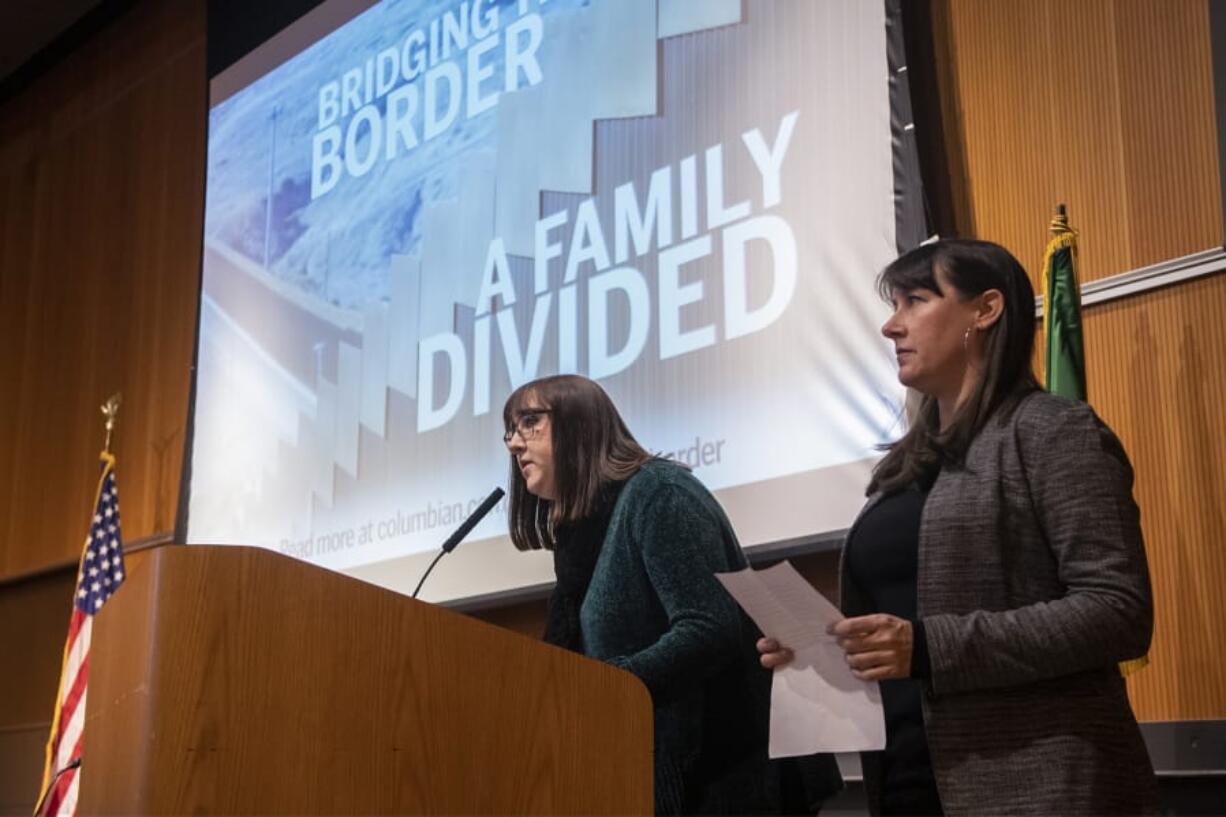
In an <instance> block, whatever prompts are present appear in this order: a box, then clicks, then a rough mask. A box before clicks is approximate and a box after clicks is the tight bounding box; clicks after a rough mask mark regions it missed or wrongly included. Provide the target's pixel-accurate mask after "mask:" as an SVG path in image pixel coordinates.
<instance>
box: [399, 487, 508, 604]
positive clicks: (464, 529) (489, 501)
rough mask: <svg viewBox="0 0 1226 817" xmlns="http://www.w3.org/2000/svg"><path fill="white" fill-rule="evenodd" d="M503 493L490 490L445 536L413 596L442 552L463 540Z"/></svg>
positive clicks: (498, 489) (415, 595)
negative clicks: (451, 532)
mask: <svg viewBox="0 0 1226 817" xmlns="http://www.w3.org/2000/svg"><path fill="white" fill-rule="evenodd" d="M504 493H506V492H505V491H503V490H502V489H501V488H495V489H494V490H493V491H490V495H489V496H487V497H486V498H485V499H484V500H483V501H482V502H481V504H480V505H478V506H477V509H476V510H475V511H473V512H472V513H470V514H469V515H468V518H467V519H465V520H464V521H463V522H461V523H460V527H458V528H456V529H455V533H453V534H451V535H450V536H448V537H447V540H446V541H445V542H443V546H442V548H441V549H440V550H439V552H438V555H437V556H435V557H434V561H433V562H431V563H430V566H429V567H427V568H426V572H425V574H423V575H422V577H421V581H419V582H418V583H417V589H416V590H414V591H413V598H417V594H418V593H420V592H421V586H422V585H423V584H425V583H426V577H428V576H429V575H430V571H431V570H434V566H435V565H436V564H438V560H439V559H441V558H443V555H444V554H446V553H450V552H451V551H453V550H455V549H456V545H458V544H460V542H462V541H464V537H465V536H467V535H468V534H469V533H470V532H471V531H472V529H473V528H475V527H477V523H478V522H480V521H481V520H482V519H484V518H485V515H486V514H487V513H489V512H490V511H491V510H493V508H494V506H495V505H497V504H498V500H500V499H502V495H503V494H504Z"/></svg>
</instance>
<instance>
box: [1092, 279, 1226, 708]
mask: <svg viewBox="0 0 1226 817" xmlns="http://www.w3.org/2000/svg"><path fill="white" fill-rule="evenodd" d="M1223 315H1226V274H1218V275H1216V276H1213V277H1211V278H1204V279H1200V280H1197V281H1193V282H1191V283H1187V284H1183V285H1180V286H1176V287H1171V288H1168V289H1163V290H1158V291H1155V292H1152V293H1147V294H1145V295H1140V296H1137V297H1135V298H1129V299H1125V300H1121V301H1116V302H1113V303H1110V304H1104V305H1102V306H1099V307H1095V308H1091V309H1090V310H1088V311H1087V313H1086V316H1085V333H1086V368H1087V377H1088V381H1089V382H1088V384H1087V387H1088V391H1089V395H1090V402H1091V404H1092V405H1093V406H1094V408H1095V409H1096V410H1097V411H1098V413H1099V414H1100V415H1101V416H1102V417H1103V419H1104V420H1106V422H1107V423H1108V424H1109V425H1110V426H1111V427H1112V428H1113V429H1115V431H1116V433H1117V434H1119V436H1120V439H1121V440H1122V441H1123V443H1124V446H1125V448H1126V449H1127V450H1128V453H1129V456H1130V457H1131V458H1132V462H1133V466H1134V469H1135V471H1136V487H1135V494H1136V497H1137V502H1138V504H1140V506H1141V521H1142V526H1143V528H1144V531H1145V543H1146V550H1147V552H1148V554H1149V560H1150V574H1151V577H1152V579H1153V586H1154V600H1155V630H1154V644H1153V649H1152V652H1151V656H1150V657H1151V664H1150V666H1149V667H1147V668H1146V669H1145V670H1143V671H1141V672H1139V673H1137V674H1136V675H1134V676H1131V677H1130V679H1129V690H1130V692H1131V694H1132V701H1133V706H1134V708H1135V709H1136V711H1137V715H1138V717H1140V718H1141V719H1143V720H1171V719H1187V718H1226V675H1224V674H1223V673H1222V672H1221V663H1222V662H1221V641H1222V632H1223V630H1226V549H1224V548H1223V547H1222V532H1223V531H1224V530H1226V437H1224V436H1223V433H1222V432H1223V430H1224V429H1226V402H1223V400H1222V396H1223V395H1226V369H1224V368H1223V366H1222V360H1223V359H1224V358H1226V324H1223V322H1222V316H1223Z"/></svg>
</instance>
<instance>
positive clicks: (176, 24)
mask: <svg viewBox="0 0 1226 817" xmlns="http://www.w3.org/2000/svg"><path fill="white" fill-rule="evenodd" d="M204 10H205V3H204V2H203V0H191V2H184V3H168V2H158V1H157V0H149V1H148V2H144V3H141V4H138V5H137V6H136V7H135V8H133V9H132V10H131V11H128V12H127V13H125V14H124V15H122V16H121V17H119V18H118V19H117V20H116V21H114V22H113V23H111V24H110V25H109V26H108V27H107V28H105V29H104V30H103V31H101V32H100V33H99V34H98V35H97V36H95V37H94V38H93V39H91V40H90V41H89V42H88V43H87V44H86V45H85V46H84V47H83V48H81V49H80V50H78V51H77V52H76V53H73V54H71V55H70V56H68V57H67V58H66V59H65V60H64V61H63V62H61V63H60V64H58V65H57V66H56V67H55V68H54V69H53V70H52V71H51V72H50V73H49V74H47V75H44V76H42V77H39V78H38V79H37V80H36V81H35V82H34V83H33V84H32V85H31V86H30V87H28V88H27V89H25V91H24V92H23V93H22V94H20V95H19V96H17V97H16V98H13V99H10V100H8V101H7V102H6V103H5V104H4V105H3V106H2V107H0V349H3V350H4V353H3V354H2V355H0V394H2V395H3V396H2V397H0V578H3V577H5V576H13V575H17V574H22V573H25V572H28V571H32V570H37V569H39V568H42V567H45V566H47V565H53V564H58V563H63V562H65V561H71V560H75V559H76V558H78V556H79V555H80V549H81V541H82V540H83V538H84V535H85V530H86V520H87V518H88V515H89V505H90V503H91V502H92V499H93V493H94V488H95V485H96V481H97V463H96V460H95V459H94V455H95V452H97V451H99V450H101V448H102V444H103V433H102V428H103V427H102V416H101V414H100V412H99V405H100V404H101V403H102V401H103V400H105V399H106V397H107V396H109V395H110V394H112V393H114V392H117V391H119V392H122V393H123V407H122V409H121V410H120V415H119V419H120V424H119V429H118V432H117V436H116V438H115V443H114V450H115V453H116V455H117V456H118V458H119V465H118V477H119V492H120V498H121V508H122V516H123V529H124V534H125V536H126V537H127V539H129V540H133V539H137V538H140V537H144V536H148V535H150V534H152V533H154V532H158V531H164V530H166V529H168V528H171V527H173V524H174V514H175V505H176V501H177V497H178V483H179V467H180V462H181V456H182V447H183V429H184V423H185V421H186V417H187V396H188V389H189V384H190V370H191V363H192V346H193V343H194V336H195V316H196V302H197V288H198V283H197V282H198V270H199V265H200V241H201V235H202V229H203V228H202V219H203V204H204V192H203V191H204V185H203V179H204V143H205V142H204V140H205V123H206V106H207V103H206V87H207V86H206V80H205V68H204V65H205V51H204Z"/></svg>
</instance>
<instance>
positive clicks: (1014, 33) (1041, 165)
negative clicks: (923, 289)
mask: <svg viewBox="0 0 1226 817" xmlns="http://www.w3.org/2000/svg"><path fill="white" fill-rule="evenodd" d="M933 20H934V37H935V38H936V39H937V40H938V43H939V46H938V49H937V53H938V54H943V55H945V58H946V59H947V60H948V61H949V63H948V64H947V65H942V66H938V71H937V73H938V76H940V77H942V83H943V85H944V87H943V88H942V107H943V110H944V111H945V117H946V119H947V123H946V133H948V134H954V135H955V136H954V137H952V138H950V139H949V140H948V141H949V142H950V144H949V145H948V146H947V149H948V150H949V151H950V152H951V154H953V156H952V161H951V165H953V166H955V167H962V168H964V173H965V184H966V186H967V188H968V189H966V190H964V191H960V193H959V195H957V196H956V197H955V199H956V201H955V204H956V205H958V206H957V211H958V212H957V220H958V224H959V230H960V232H962V233H963V234H965V235H973V236H977V237H980V238H990V239H992V240H995V241H998V242H1000V243H1001V244H1004V245H1005V246H1006V247H1008V248H1009V249H1010V250H1012V251H1013V252H1014V253H1015V254H1016V255H1017V256H1018V258H1019V259H1021V261H1022V263H1023V264H1024V265H1025V266H1026V268H1027V269H1028V270H1030V271H1031V273H1032V275H1037V273H1038V270H1039V267H1040V264H1041V259H1042V252H1043V247H1044V245H1045V243H1046V239H1047V233H1046V227H1047V222H1048V220H1049V219H1050V217H1051V213H1052V209H1053V207H1054V205H1055V204H1056V203H1058V202H1065V203H1067V204H1068V206H1069V210H1070V215H1071V218H1072V222H1073V225H1074V226H1075V227H1076V228H1078V229H1079V230H1080V231H1081V233H1082V242H1081V247H1082V260H1083V273H1084V279H1085V280H1086V281H1091V280H1095V279H1098V278H1103V277H1106V276H1109V275H1114V274H1117V273H1120V272H1125V271H1128V270H1132V269H1136V268H1139V267H1143V266H1147V265H1150V264H1153V263H1156V262H1158V261H1162V260H1166V259H1169V258H1175V257H1179V256H1182V255H1187V254H1189V253H1193V252H1197V251H1200V250H1205V249H1209V248H1213V247H1220V246H1222V243H1223V232H1222V212H1221V204H1220V184H1219V176H1218V159H1217V149H1216V126H1215V123H1214V108H1213V71H1212V60H1211V54H1210V44H1209V23H1208V6H1207V3H1206V2H1205V0H1079V2H1077V3H1064V2H1057V0H1036V1H1035V2H1033V3H995V2H982V0H934V13H933ZM951 117H952V121H948V120H950V118H951Z"/></svg>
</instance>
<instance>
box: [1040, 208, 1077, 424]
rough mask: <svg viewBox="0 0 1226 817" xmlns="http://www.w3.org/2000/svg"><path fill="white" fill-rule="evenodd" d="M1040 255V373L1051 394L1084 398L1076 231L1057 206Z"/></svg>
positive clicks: (1062, 209)
mask: <svg viewBox="0 0 1226 817" xmlns="http://www.w3.org/2000/svg"><path fill="white" fill-rule="evenodd" d="M1051 231H1052V234H1053V237H1052V240H1051V241H1050V242H1048V244H1047V252H1046V253H1044V255H1043V341H1044V348H1045V350H1046V359H1045V361H1044V367H1043V373H1044V377H1045V378H1046V381H1045V385H1046V386H1047V390H1048V391H1049V392H1051V393H1052V394H1058V395H1060V396H1062V397H1068V398H1070V399H1072V400H1085V399H1086V361H1085V345H1084V343H1083V342H1082V338H1081V289H1080V287H1079V286H1078V285H1077V231H1076V230H1073V229H1071V228H1070V227H1069V226H1068V216H1067V215H1065V213H1064V206H1063V205H1061V206H1060V207H1059V208H1058V210H1057V212H1056V217H1055V218H1053V219H1052V222H1051Z"/></svg>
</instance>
